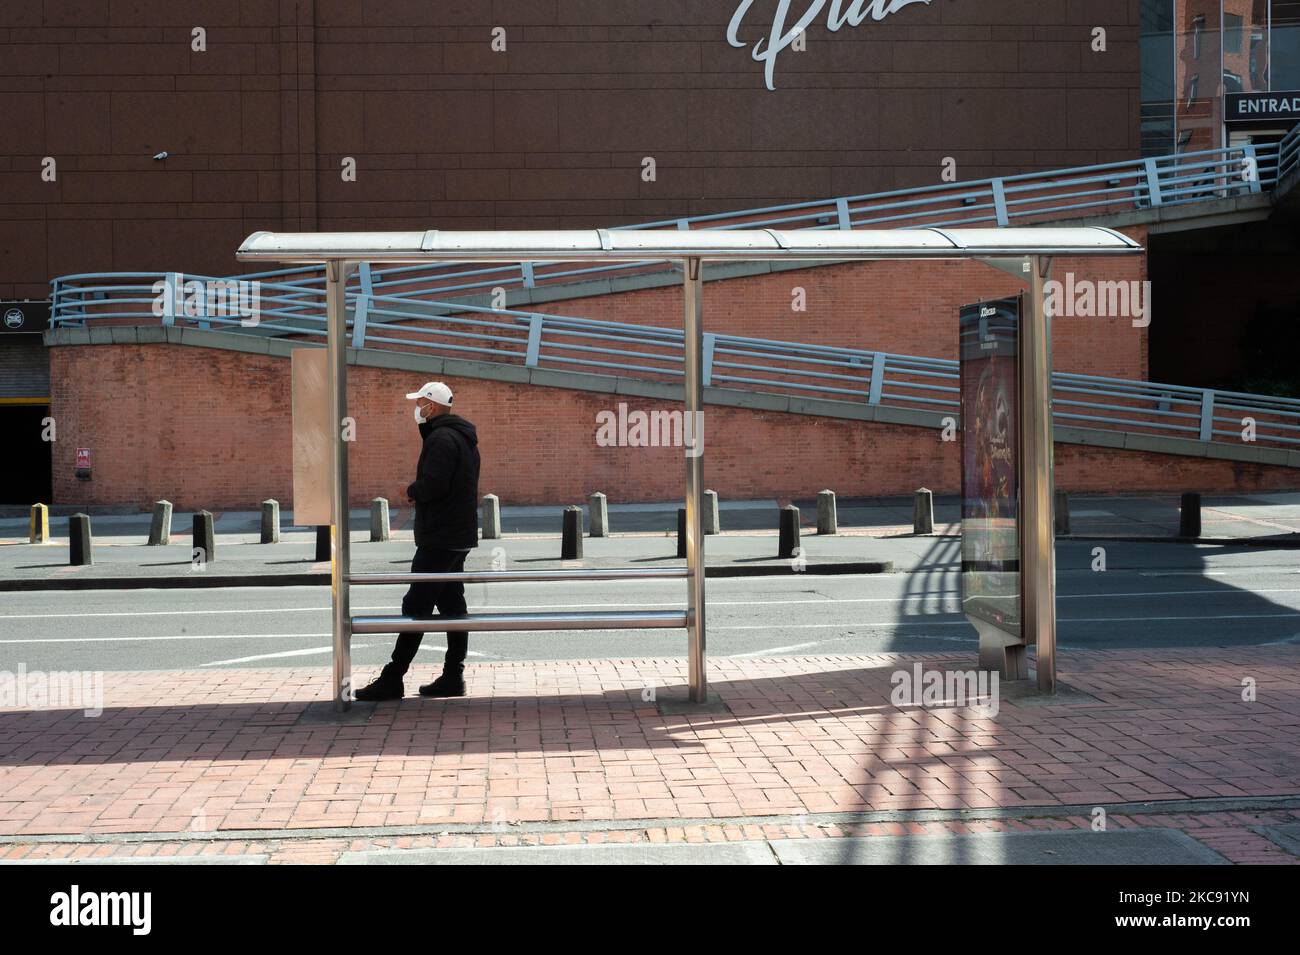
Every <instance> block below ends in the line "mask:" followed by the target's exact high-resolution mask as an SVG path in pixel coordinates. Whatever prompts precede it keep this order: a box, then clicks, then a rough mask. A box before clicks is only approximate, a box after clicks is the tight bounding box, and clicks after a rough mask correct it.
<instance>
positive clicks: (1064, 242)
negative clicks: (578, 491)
mask: <svg viewBox="0 0 1300 955" xmlns="http://www.w3.org/2000/svg"><path fill="white" fill-rule="evenodd" d="M1141 251H1142V247H1141V245H1139V244H1138V243H1137V242H1134V241H1133V240H1132V239H1130V238H1129V237H1128V236H1126V235H1123V234H1122V233H1119V232H1115V231H1113V230H1111V229H1105V228H1101V227H1096V226H1089V227H1081V228H1065V229H1063V228H1051V227H1047V228H1041V229H1038V228H1004V229H843V230H841V229H827V230H815V229H798V230H778V229H702V230H697V231H684V230H683V231H678V230H674V229H627V230H621V229H580V230H569V231H561V230H555V231H529V232H508V231H507V232H443V231H436V230H435V231H429V232H255V233H253V234H252V235H250V236H249V237H248V238H247V239H245V240H244V243H243V245H241V246H240V247H239V253H238V256H239V258H240V260H242V261H248V262H254V261H268V262H283V263H317V262H325V261H328V260H331V259H347V260H353V261H363V262H385V263H418V262H437V261H457V262H546V261H560V262H580V261H599V262H636V261H645V260H656V259H683V258H701V259H705V260H709V261H719V260H724V261H767V260H778V259H787V260H791V259H792V260H805V261H812V260H817V261H827V260H844V261H849V260H855V259H989V258H1015V257H1021V256H1031V255H1069V256H1075V255H1128V254H1132V253H1135V252H1141Z"/></svg>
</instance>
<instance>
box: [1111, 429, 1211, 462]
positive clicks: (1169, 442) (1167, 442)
mask: <svg viewBox="0 0 1300 955" xmlns="http://www.w3.org/2000/svg"><path fill="white" fill-rule="evenodd" d="M1124 450H1126V451H1152V452H1154V453H1156V454H1177V455H1179V456H1181V457H1185V458H1203V457H1205V455H1206V448H1205V442H1202V441H1194V440H1192V439H1191V438H1167V437H1165V436H1164V435H1159V434H1135V433H1133V432H1125V433H1124Z"/></svg>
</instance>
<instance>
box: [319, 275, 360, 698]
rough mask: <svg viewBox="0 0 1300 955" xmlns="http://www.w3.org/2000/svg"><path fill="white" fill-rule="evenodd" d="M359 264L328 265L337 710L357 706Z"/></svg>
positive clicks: (332, 591) (332, 592)
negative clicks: (353, 566) (354, 302)
mask: <svg viewBox="0 0 1300 955" xmlns="http://www.w3.org/2000/svg"><path fill="white" fill-rule="evenodd" d="M355 264H356V263H353V262H344V261H342V260H339V259H331V260H330V261H329V262H326V263H325V320H326V332H325V335H326V339H325V340H326V347H327V349H328V364H329V370H330V378H329V389H330V391H329V394H330V424H331V428H332V432H333V433H332V436H331V438H330V441H331V442H332V444H333V450H334V454H333V455H332V456H331V458H330V500H331V502H332V507H331V511H332V513H331V523H330V606H331V622H332V630H333V638H334V686H333V691H332V692H333V694H334V710H335V712H338V713H344V712H347V710H349V709H350V708H351V706H352V634H351V626H352V615H351V609H350V607H349V601H348V573H349V565H348V555H349V551H348V446H347V442H345V441H344V440H343V419H344V418H345V417H347V414H348V339H347V298H346V295H345V293H346V289H347V283H348V275H349V274H350V273H351V271H352V268H353V267H354V266H355Z"/></svg>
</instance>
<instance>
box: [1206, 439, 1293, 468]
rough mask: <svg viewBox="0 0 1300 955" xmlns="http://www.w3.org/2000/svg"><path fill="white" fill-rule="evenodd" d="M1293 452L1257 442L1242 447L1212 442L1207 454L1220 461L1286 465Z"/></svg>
mask: <svg viewBox="0 0 1300 955" xmlns="http://www.w3.org/2000/svg"><path fill="white" fill-rule="evenodd" d="M1292 453H1293V452H1291V451H1288V450H1286V449H1285V448H1262V447H1260V446H1259V445H1257V444H1246V443H1244V442H1243V443H1242V445H1241V447H1237V446H1235V445H1231V444H1220V443H1216V442H1211V443H1210V444H1207V445H1206V451H1205V456H1206V457H1207V458H1214V459H1216V460H1220V461H1254V462H1256V463H1258V464H1272V465H1276V466H1279V467H1286V466H1287V462H1288V461H1290V459H1291V454H1292Z"/></svg>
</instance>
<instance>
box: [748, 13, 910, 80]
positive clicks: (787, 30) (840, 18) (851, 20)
mask: <svg viewBox="0 0 1300 955" xmlns="http://www.w3.org/2000/svg"><path fill="white" fill-rule="evenodd" d="M790 3H791V0H779V2H778V3H777V5H776V11H775V13H774V14H773V16H772V26H771V30H770V32H769V33H768V34H767V36H765V37H763V38H762V39H760V40H759V41H758V42H757V43H755V44H754V48H753V50H752V51H751V54H750V55H751V56H753V58H754V59H755V60H756V61H758V62H761V63H762V64H763V70H764V72H765V74H766V76H767V88H768V89H770V90H774V89H776V82H775V76H776V58H777V57H778V56H780V55H781V53H782V51H784V50H788V49H789V48H790V47H791V46H792V45H793V44H794V42H795V40H797V39H798V38H799V36H800V34H802V33H803V32H804V31H805V30H807V29H808V27H810V26H812V25H813V23H815V22H816V21H817V20H818V19H819V18H820V17H821V16H822V14H823V12H824V13H825V15H826V29H827V30H829V31H830V32H832V33H835V32H837V31H838V30H839V29H840V28H841V27H844V26H850V27H856V26H861V25H862V24H863V23H864V22H866V21H867V20H868V19H871V20H876V21H879V20H883V19H885V17H887V16H890V15H891V14H894V13H897V12H898V11H899V10H902V9H903V8H904V7H910V6H911V5H912V4H914V3H924V4H926V5H927V6H928V5H929V4H930V0H811V2H809V3H808V6H807V8H806V9H805V10H804V12H803V15H802V16H800V17H799V19H798V20H797V21H795V22H794V23H790V22H789V20H790ZM753 5H754V0H740V4H739V6H737V7H736V12H735V13H733V14H732V15H731V23H730V24H729V25H728V26H727V42H728V43H730V44H731V45H732V46H736V47H744V46H746V45H747V41H745V40H742V39H741V38H740V28H741V27H742V26H744V23H745V16H746V14H748V13H749V10H750V8H751V7H752V6H753Z"/></svg>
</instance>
